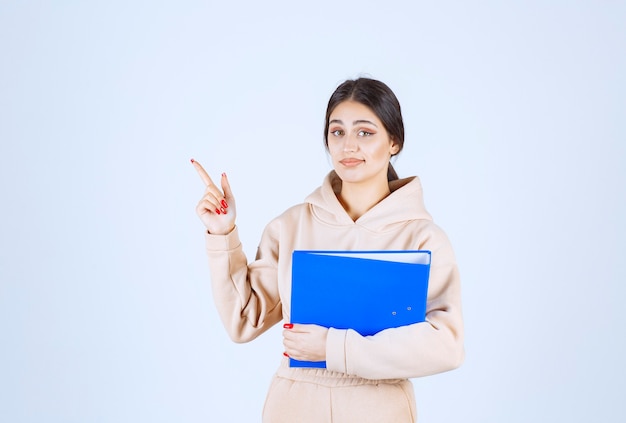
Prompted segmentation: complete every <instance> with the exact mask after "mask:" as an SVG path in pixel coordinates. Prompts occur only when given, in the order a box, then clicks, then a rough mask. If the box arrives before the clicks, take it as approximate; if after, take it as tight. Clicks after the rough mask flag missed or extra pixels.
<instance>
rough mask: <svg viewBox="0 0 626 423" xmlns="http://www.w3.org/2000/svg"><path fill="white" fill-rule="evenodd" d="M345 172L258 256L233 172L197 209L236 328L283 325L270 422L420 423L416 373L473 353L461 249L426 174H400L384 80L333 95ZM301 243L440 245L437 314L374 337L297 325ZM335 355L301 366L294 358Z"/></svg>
mask: <svg viewBox="0 0 626 423" xmlns="http://www.w3.org/2000/svg"><path fill="white" fill-rule="evenodd" d="M324 139H325V144H326V148H327V150H328V153H329V154H330V157H331V159H332V164H333V168H334V170H333V171H331V172H330V173H329V174H328V175H327V176H326V178H325V179H324V181H323V184H322V185H321V186H320V187H319V188H317V189H316V190H315V191H314V192H313V193H311V194H310V195H309V196H308V197H307V198H306V199H305V200H304V203H302V204H299V205H296V206H294V207H292V208H290V209H288V210H287V211H285V212H284V213H283V214H281V215H280V216H278V217H277V218H275V219H274V220H273V221H271V222H270V223H269V224H268V225H267V227H266V228H265V231H264V233H263V236H262V238H261V242H260V244H259V247H258V251H257V255H256V258H255V260H254V261H251V262H248V261H247V259H246V257H245V255H244V253H243V250H242V246H241V243H240V241H239V237H238V233H237V227H236V226H235V216H236V213H235V198H234V196H233V193H232V191H231V189H230V185H229V183H228V179H227V177H226V175H225V174H222V177H221V181H220V186H217V185H216V184H215V183H213V181H212V180H211V178H210V177H209V175H208V174H207V172H206V171H205V170H204V169H203V168H202V166H201V165H200V164H199V163H198V162H193V160H192V162H193V164H194V166H195V168H196V170H197V171H198V173H199V174H200V176H201V177H202V179H203V181H204V182H205V184H206V185H207V187H206V191H205V194H204V196H203V198H202V200H201V201H200V202H199V203H198V206H197V208H196V211H197V213H198V216H199V217H200V219H201V220H202V222H203V223H204V225H205V226H206V229H207V233H206V248H207V253H208V257H209V266H210V273H211V281H212V288H213V296H214V300H215V304H216V307H217V309H218V312H219V314H220V316H221V319H222V321H223V323H224V326H225V327H226V330H227V331H228V334H229V335H230V337H231V338H232V339H233V340H234V341H235V342H247V341H250V340H252V339H254V338H256V337H257V336H259V335H260V334H261V333H263V332H265V331H266V330H268V329H269V328H270V327H272V326H273V325H275V324H276V323H278V322H281V321H282V322H284V325H283V327H284V331H283V337H284V341H283V344H284V348H285V354H284V355H285V357H284V358H283V360H282V363H281V364H280V366H279V368H278V370H277V372H276V374H275V376H274V379H273V381H272V383H271V386H270V389H269V392H268V394H267V398H266V402H265V407H264V410H263V421H264V422H271V423H276V422H289V423H293V422H304V423H306V422H316V423H320V422H334V423H339V422H359V423H364V422H376V423H382V422H393V423H401V422H415V421H416V419H417V417H416V408H415V399H414V393H413V387H412V384H411V382H410V381H409V380H408V379H409V378H415V377H421V376H427V375H432V374H435V373H439V372H444V371H447V370H451V369H454V368H456V367H457V366H459V365H460V364H461V362H462V361H463V355H464V350H463V324H462V316H461V296H460V282H459V273H458V269H457V265H456V262H455V258H454V253H453V250H452V247H451V245H450V243H449V241H448V239H447V237H446V235H445V234H444V232H443V231H442V230H441V229H440V228H439V227H438V226H436V225H435V224H434V223H433V221H432V218H431V216H430V215H429V214H428V212H427V211H426V209H425V208H424V203H423V197H422V188H421V184H420V181H419V179H418V178H417V177H410V178H405V179H399V178H398V176H397V175H396V173H395V171H394V169H393V167H392V165H391V164H390V162H389V161H390V159H391V157H392V156H394V155H396V154H398V153H399V152H400V151H401V150H402V147H403V145H404V125H403V121H402V114H401V110H400V105H399V103H398V100H397V99H396V96H395V95H394V94H393V92H392V91H391V90H390V89H389V87H387V85H385V84H384V83H382V82H380V81H376V80H373V79H368V78H359V79H356V80H348V81H345V82H344V83H342V84H341V85H340V86H339V87H338V88H337V89H336V90H335V92H334V93H333V95H332V96H331V98H330V100H329V103H328V108H327V111H326V125H325V128H324ZM294 250H430V251H431V252H432V259H431V270H430V279H429V288H428V302H427V310H426V321H425V322H422V323H416V324H412V325H408V326H402V327H399V328H393V329H386V330H383V331H381V332H379V333H377V334H375V335H373V336H368V337H363V336H361V335H359V333H357V332H356V331H354V330H343V329H335V328H325V327H321V326H317V325H303V324H291V323H290V317H289V313H290V293H291V255H292V252H293V251H294ZM287 357H291V358H294V359H296V360H306V361H324V360H325V361H326V369H310V368H291V367H289V364H288V358H287Z"/></svg>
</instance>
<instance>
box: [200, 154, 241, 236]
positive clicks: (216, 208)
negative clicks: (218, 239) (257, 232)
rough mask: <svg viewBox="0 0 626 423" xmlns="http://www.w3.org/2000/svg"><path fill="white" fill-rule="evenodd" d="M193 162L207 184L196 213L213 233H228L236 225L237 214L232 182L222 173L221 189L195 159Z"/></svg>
mask: <svg viewBox="0 0 626 423" xmlns="http://www.w3.org/2000/svg"><path fill="white" fill-rule="evenodd" d="M191 163H192V164H193V166H194V167H195V168H196V170H197V171H198V174H199V175H200V177H201V178H202V181H203V182H204V184H205V185H206V189H205V191H204V196H203V197H202V199H201V200H200V202H198V205H197V206H196V213H197V214H198V217H200V220H201V221H202V223H204V226H206V228H207V230H208V231H209V233H211V234H215V235H226V234H228V233H230V232H231V231H232V230H233V229H234V227H235V217H236V216H237V213H236V209H235V197H233V193H232V191H231V190H230V184H229V183H228V178H227V177H226V174H225V173H222V180H221V186H222V189H221V190H220V189H219V188H218V187H217V185H215V184H214V183H213V181H212V180H211V177H210V176H209V174H208V173H207V172H206V171H205V170H204V168H203V167H202V166H201V165H200V163H198V162H197V161H195V160H193V159H192V160H191Z"/></svg>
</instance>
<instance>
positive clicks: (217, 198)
mask: <svg viewBox="0 0 626 423" xmlns="http://www.w3.org/2000/svg"><path fill="white" fill-rule="evenodd" d="M191 162H192V164H193V166H194V167H195V169H196V171H197V172H198V174H199V175H200V177H201V178H202V181H203V182H204V184H205V185H206V188H205V192H204V195H203V197H202V199H201V200H200V201H199V202H198V205H197V206H196V213H197V214H198V217H199V218H200V220H201V221H202V223H203V224H204V225H205V227H206V228H207V234H206V248H207V255H208V258H209V268H210V272H211V286H212V291H213V299H214V301H215V305H216V308H217V311H218V313H219V315H220V318H221V319H222V323H223V324H224V327H225V328H226V331H227V332H228V335H229V336H230V337H231V339H232V340H233V341H235V342H247V341H250V340H252V339H254V338H256V337H257V336H259V335H260V334H261V333H263V332H265V331H266V330H267V329H269V328H270V327H271V326H272V325H274V324H275V323H276V322H278V321H280V320H281V318H282V308H281V303H280V297H279V292H278V281H277V264H278V242H277V238H276V237H275V236H274V235H273V234H274V233H273V232H272V231H271V230H270V229H267V228H266V231H265V232H264V234H263V238H262V239H261V243H260V245H259V249H258V251H257V257H256V260H255V261H254V262H252V263H250V264H248V260H247V258H246V256H245V254H244V252H243V249H242V246H241V242H240V241H239V235H238V232H237V228H236V226H235V218H236V208H235V197H234V195H233V193H232V190H231V188H230V184H229V182H228V178H227V177H226V174H222V177H221V190H220V188H218V187H217V185H216V184H215V183H213V181H212V180H211V177H210V176H209V175H208V173H207V172H206V171H205V170H204V168H203V167H202V166H201V165H200V163H198V162H197V161H195V160H192V161H191ZM268 228H269V225H268Z"/></svg>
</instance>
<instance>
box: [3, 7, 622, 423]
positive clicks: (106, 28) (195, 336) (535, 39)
mask: <svg viewBox="0 0 626 423" xmlns="http://www.w3.org/2000/svg"><path fill="white" fill-rule="evenodd" d="M624 22H626V6H625V4H624V2H623V1H609V0H605V1H591V0H589V1H573V0H570V1H565V0H563V1H524V2H504V1H481V2H471V1H456V2H454V1H438V2H427V1H415V2H409V1H406V2H400V1H393V0H390V1H383V2H381V1H366V0H359V1H338V0H335V1H326V0H322V1H315V2H294V1H264V2H257V1H250V2H247V3H246V2H241V1H239V2H237V1H233V2H227V1H222V2H211V1H191V0H190V1H184V0H183V1H177V2H160V1H142V2H138V1H130V2H129V1H111V0H110V1H106V2H105V1H90V2H79V1H55V2H46V1H13V2H11V1H2V2H0V60H1V65H0V142H1V144H0V201H1V204H2V206H1V209H0V216H1V219H0V346H1V347H0V416H2V421H6V422H153V423H156V422H216V421H229V422H252V421H260V415H261V410H262V406H263V401H264V397H265V393H266V389H267V387H268V384H269V380H270V378H271V376H272V374H273V372H274V370H275V368H276V367H277V365H278V362H279V360H280V359H281V357H282V355H281V353H282V345H281V337H280V328H278V327H276V328H274V329H273V330H271V331H270V332H269V333H267V334H265V335H264V336H262V337H261V338H259V339H257V340H256V341H254V342H252V343H249V344H244V345H237V344H234V343H232V342H231V341H230V340H229V339H228V337H227V336H226V333H225V331H224V329H223V328H222V326H221V323H220V321H219V318H218V316H217V314H216V312H215V310H214V307H213V300H212V298H211V293H210V281H209V276H208V275H209V273H208V267H207V264H206V258H205V255H204V254H205V253H204V244H203V235H202V232H203V231H202V225H201V223H200V221H199V220H198V219H197V217H196V215H195V212H194V208H195V205H196V202H197V201H198V199H199V198H200V196H201V195H202V192H203V186H202V183H201V181H200V179H199V178H198V176H197V175H196V173H195V171H194V170H193V168H192V167H191V164H190V163H189V159H190V158H192V157H193V158H196V159H197V160H199V161H200V162H201V163H203V164H204V165H205V167H206V168H207V169H209V170H210V172H211V174H212V175H213V176H214V177H215V178H217V177H218V176H219V174H220V173H221V172H222V171H226V172H227V173H228V174H229V176H230V179H231V183H232V186H233V189H234V192H235V195H236V196H237V201H238V206H239V218H238V224H239V226H240V232H241V234H242V239H243V242H244V249H245V251H246V252H247V253H248V254H249V255H253V254H254V252H255V250H256V245H257V242H258V240H259V238H260V235H261V232H262V230H263V228H264V226H265V224H266V223H267V222H268V221H269V220H270V219H271V218H272V217H274V216H276V215H278V214H279V213H281V212H282V211H283V210H284V209H286V208H287V207H289V206H291V205H293V204H296V203H298V202H301V201H302V200H303V199H304V197H305V196H306V195H307V194H309V192H311V191H312V190H313V189H314V188H315V187H316V186H318V185H319V184H320V183H321V182H322V179H323V177H324V175H325V174H326V172H327V171H328V170H329V169H330V166H329V161H328V159H327V157H326V154H325V151H324V149H323V146H322V131H323V119H324V111H325V106H326V102H327V101H328V97H329V96H330V94H331V93H332V91H333V90H334V89H335V87H336V86H337V84H339V83H340V82H342V81H343V80H344V79H346V78H352V77H357V76H360V75H366V76H371V77H374V78H377V79H380V80H382V81H384V82H386V83H387V84H388V85H389V86H390V87H391V88H392V89H393V90H394V91H395V93H396V94H397V96H398V98H399V99H400V102H401V104H402V107H403V113H404V118H405V126H406V133H407V137H406V145H405V150H404V151H403V152H402V153H401V154H400V156H399V157H398V160H397V161H396V162H395V166H396V169H397V170H398V172H399V173H400V174H401V176H408V175H413V174H417V175H419V176H420V178H421V179H422V184H423V186H424V191H425V200H426V206H427V208H428V210H429V211H430V212H431V214H432V215H433V216H434V218H435V221H436V222H437V223H438V224H439V225H440V226H441V227H443V228H444V230H445V231H446V232H447V234H448V235H449V237H450V239H451V241H452V243H453V245H454V247H455V251H456V254H457V258H458V262H459V265H460V269H461V272H462V284H463V301H464V316H465V324H466V351H467V357H466V361H465V363H464V365H463V366H462V367H461V368H460V369H458V370H455V371H453V372H448V373H445V374H441V375H436V376H431V377H427V378H422V379H415V380H414V384H415V391H416V398H417V403H418V410H419V416H420V418H419V420H420V422H428V423H437V422H446V423H449V422H460V421H463V422H481V423H488V422H498V423H500V422H507V423H515V422H528V421H532V422H556V421H558V422H565V421H568V422H590V421H616V422H618V421H619V422H621V421H624V418H625V416H626V413H625V411H624V407H625V406H624V401H623V399H624V398H623V396H624V392H626V382H625V380H626V371H625V364H624V363H625V360H624V357H625V356H626V348H625V347H624V345H623V341H624V335H625V330H624V323H626V322H625V320H626V319H625V318H626V311H625V308H624V301H625V300H626V298H625V294H626V289H625V288H624V282H625V281H626V272H625V270H624V253H626V245H625V241H624V237H625V236H626V233H625V232H626V231H625V223H624V222H625V220H626V219H625V218H624V216H626V206H625V205H624V203H625V201H624V198H625V191H626V190H625V188H626V187H625V182H626V170H625V165H626V160H625V159H626V157H625V156H626V113H625V112H626V77H625V75H626V54H625V46H626V29H625V25H624Z"/></svg>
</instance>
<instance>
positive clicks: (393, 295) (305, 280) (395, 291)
mask: <svg viewBox="0 0 626 423" xmlns="http://www.w3.org/2000/svg"><path fill="white" fill-rule="evenodd" d="M430 258H431V252H430V251H426V250H402V251H302V250H296V251H294V252H293V256H292V260H293V261H292V281H291V323H307V324H309V323H314V324H318V325H321V326H324V327H333V328H336V329H354V330H356V331H357V332H359V333H360V334H361V335H363V336H369V335H374V334H376V333H378V332H380V331H381V330H383V329H387V328H392V327H399V326H405V325H410V324H413V323H419V322H423V321H424V319H425V317H426V297H427V293H428V277H429V273H430ZM290 366H291V367H317V368H325V367H326V362H325V361H320V362H307V361H298V360H294V359H290Z"/></svg>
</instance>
